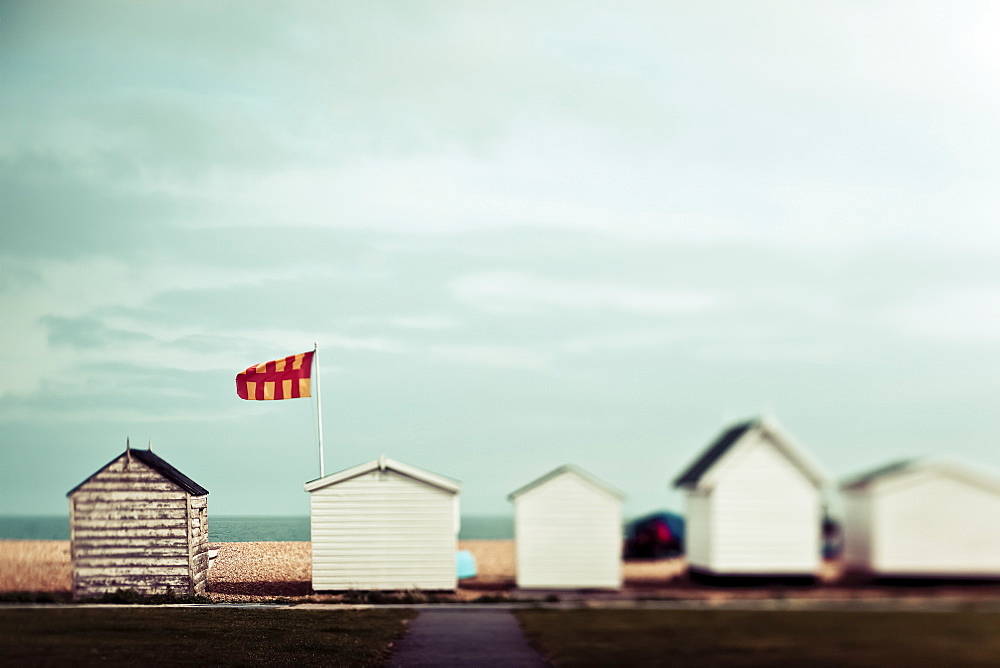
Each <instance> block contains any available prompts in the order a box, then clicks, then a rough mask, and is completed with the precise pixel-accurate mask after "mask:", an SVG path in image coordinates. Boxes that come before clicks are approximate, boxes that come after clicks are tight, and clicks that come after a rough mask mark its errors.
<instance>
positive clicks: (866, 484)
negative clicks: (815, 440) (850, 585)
mask: <svg viewBox="0 0 1000 668" xmlns="http://www.w3.org/2000/svg"><path fill="white" fill-rule="evenodd" d="M841 493H842V496H843V500H844V560H845V562H846V566H847V569H848V570H849V571H853V572H855V573H861V574H865V575H869V576H873V577H973V578H998V577H1000V474H998V473H996V472H994V471H989V470H986V469H984V468H983V467H982V466H978V465H973V464H969V463H965V462H962V461H959V460H956V459H948V458H930V459H915V460H908V461H902V462H897V463H894V464H890V465H888V466H884V467H881V468H878V469H875V470H873V471H869V472H867V473H864V474H861V475H858V476H855V477H853V478H851V479H849V480H847V481H845V482H844V483H843V485H841Z"/></svg>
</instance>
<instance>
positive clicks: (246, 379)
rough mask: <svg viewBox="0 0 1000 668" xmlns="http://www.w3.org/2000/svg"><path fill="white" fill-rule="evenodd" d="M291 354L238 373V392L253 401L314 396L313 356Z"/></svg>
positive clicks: (241, 396)
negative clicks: (312, 386)
mask: <svg viewBox="0 0 1000 668" xmlns="http://www.w3.org/2000/svg"><path fill="white" fill-rule="evenodd" d="M315 354H316V351H314V350H310V351H309V352H307V353H299V354H298V355H289V356H288V357H282V358H281V359H277V360H272V361H270V362H262V363H260V364H255V365H253V366H250V367H247V368H246V370H245V371H241V372H240V373H239V374H237V375H236V394H237V395H239V397H240V398H241V399H247V400H250V401H254V400H256V401H268V400H277V399H299V398H306V397H309V396H311V395H310V390H311V388H310V377H311V375H312V362H313V355H315Z"/></svg>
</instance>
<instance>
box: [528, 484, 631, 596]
mask: <svg viewBox="0 0 1000 668" xmlns="http://www.w3.org/2000/svg"><path fill="white" fill-rule="evenodd" d="M508 499H509V500H510V501H512V502H513V503H514V537H515V546H516V548H515V549H516V553H517V586H518V587H522V588H525V589H616V588H618V587H620V586H621V584H622V563H621V554H622V499H623V495H622V494H621V492H619V491H617V490H616V489H614V488H612V487H610V486H609V485H608V484H607V483H604V482H602V481H600V480H598V479H597V478H595V477H594V476H592V475H590V474H589V473H587V472H586V471H584V470H583V469H580V468H578V467H576V466H572V465H567V466H562V467H559V468H557V469H555V470H554V471H551V472H550V473H547V474H546V475H544V476H542V477H541V478H538V479H537V480H535V481H534V482H531V483H529V484H527V485H525V486H524V487H521V488H520V489H518V490H516V491H515V492H513V493H511V494H510V496H509V497H508Z"/></svg>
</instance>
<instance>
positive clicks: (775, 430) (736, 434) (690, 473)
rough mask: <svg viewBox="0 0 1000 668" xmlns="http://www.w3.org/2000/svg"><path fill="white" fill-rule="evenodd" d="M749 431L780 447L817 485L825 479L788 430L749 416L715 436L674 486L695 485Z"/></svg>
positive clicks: (824, 481)
mask: <svg viewBox="0 0 1000 668" xmlns="http://www.w3.org/2000/svg"><path fill="white" fill-rule="evenodd" d="M752 433H759V434H761V435H764V436H766V437H768V439H769V440H770V441H771V442H772V443H774V444H775V446H777V447H778V449H779V450H781V451H782V452H783V453H784V454H785V456H786V457H788V458H789V460H791V462H792V463H793V464H795V466H796V467H797V468H798V469H799V470H800V471H802V473H803V474H804V475H805V476H806V477H807V478H809V479H810V480H811V481H812V482H813V483H814V484H815V485H816V486H817V487H819V486H822V485H824V484H825V483H826V476H825V475H824V474H823V472H822V471H821V470H820V469H819V467H818V466H816V464H814V463H813V462H812V460H811V459H810V458H809V457H808V455H806V453H805V451H803V450H802V448H801V447H799V446H798V445H796V444H795V442H794V441H793V440H792V439H791V437H790V436H788V434H786V433H785V432H784V430H783V429H782V428H781V427H780V426H778V424H777V422H776V421H775V420H774V419H772V418H753V419H752V420H746V421H744V422H740V423H737V424H735V425H733V426H732V427H730V428H729V429H727V430H725V431H724V432H722V434H720V435H719V437H718V438H717V439H716V440H715V441H713V442H712V444H711V445H710V446H709V447H708V449H707V450H705V451H704V452H703V453H702V454H701V455H700V456H699V457H698V458H697V459H695V460H694V462H692V463H691V464H690V465H689V466H688V467H687V468H686V469H685V470H684V472H683V473H681V474H680V475H679V476H677V478H676V479H675V480H674V486H675V487H688V488H691V487H696V486H697V485H698V483H699V482H701V480H702V478H703V477H704V476H705V474H707V473H708V472H709V471H710V470H711V469H712V468H713V467H714V466H715V465H716V464H717V463H718V462H719V460H721V459H722V458H723V457H724V456H725V455H726V454H727V453H729V452H730V451H731V450H733V448H734V447H735V446H736V445H737V444H739V443H740V442H741V441H743V440H744V438H745V437H746V436H748V435H749V434H752Z"/></svg>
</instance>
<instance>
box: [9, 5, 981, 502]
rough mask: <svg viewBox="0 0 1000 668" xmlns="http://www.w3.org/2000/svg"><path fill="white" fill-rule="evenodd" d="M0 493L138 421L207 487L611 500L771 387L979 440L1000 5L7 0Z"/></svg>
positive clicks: (891, 422)
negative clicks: (289, 363)
mask: <svg viewBox="0 0 1000 668" xmlns="http://www.w3.org/2000/svg"><path fill="white" fill-rule="evenodd" d="M0 77H2V86H0V170H2V175H0V189H2V190H0V514H35V513H37V514H60V513H66V512H68V504H67V500H66V497H65V494H66V492H67V491H69V490H70V489H71V488H72V487H74V486H75V485H76V484H78V483H79V482H81V481H82V480H84V479H85V478H86V477H87V476H89V475H90V474H91V473H93V472H94V471H96V470H98V469H99V468H100V467H102V466H103V465H104V464H105V463H107V462H108V461H110V460H111V459H113V458H114V457H116V456H117V455H118V454H120V453H121V452H122V451H123V450H124V447H125V442H126V439H130V440H131V443H132V444H133V445H136V446H138V447H146V446H147V445H151V446H152V448H153V451H154V452H157V453H158V454H160V455H161V456H162V457H163V458H165V459H166V460H167V461H169V462H170V463H171V464H173V465H174V466H176V467H177V468H178V469H180V470H181V471H183V472H184V473H185V474H186V475H188V476H189V477H191V478H193V479H194V480H195V481H197V482H198V483H199V484H201V485H202V486H204V487H206V488H207V489H208V490H209V491H210V493H211V494H210V496H209V508H210V512H211V513H213V514H295V515H305V514H308V507H309V506H308V494H307V493H306V492H305V491H304V490H303V483H305V482H306V481H309V480H312V479H314V478H316V477H318V475H319V465H318V461H317V457H318V456H317V444H316V410H317V406H316V404H317V402H316V401H315V400H311V399H297V400H291V401H274V402H251V401H243V400H241V399H239V398H238V397H237V396H236V393H235V384H234V378H235V375H236V373H237V372H239V371H241V370H242V369H244V368H246V367H247V366H249V365H251V364H257V363H259V362H263V361H266V360H271V359H275V358H278V357H283V356H285V355H291V354H294V353H299V352H305V351H308V350H311V349H312V348H313V344H314V343H317V344H318V346H319V355H318V360H319V361H318V365H319V369H320V374H321V381H320V382H321V386H322V390H321V391H322V421H323V435H324V443H325V459H326V472H327V473H331V472H334V471H338V470H341V469H344V468H348V467H351V466H354V465H356V464H359V463H363V462H367V461H371V460H373V459H375V458H377V457H378V456H379V455H382V454H385V455H386V456H388V457H390V458H393V459H396V460H399V461H402V462H405V463H407V464H410V465H413V466H417V467H420V468H423V469H427V470H429V471H432V472H435V473H438V474H441V475H445V476H448V477H451V478H454V479H457V480H459V481H461V483H462V485H463V488H462V493H461V503H462V509H463V513H466V514H505V513H510V512H511V507H510V504H509V502H508V501H507V499H506V497H507V494H509V493H510V492H511V491H513V490H515V489H517V488H519V487H521V486H522V485H524V484H526V483H528V482H530V481H531V480H534V479H535V478H537V477H540V476H542V475H543V474H545V473H546V472H548V471H549V470H551V469H553V468H555V467H557V466H560V465H563V464H567V463H573V464H576V465H578V466H580V467H582V468H583V469H585V470H587V471H589V472H591V473H593V474H595V475H596V476H597V477H599V478H601V479H603V480H605V481H607V482H608V483H609V484H611V485H612V486H614V487H616V488H618V489H620V490H621V491H622V492H624V493H625V494H626V495H627V497H628V498H627V501H626V506H625V510H626V513H627V514H628V515H636V514H640V513H645V512H648V511H653V510H657V509H661V508H673V509H680V508H681V506H682V500H681V497H680V495H679V494H678V493H677V492H676V491H675V490H673V489H672V487H671V481H672V480H673V479H674V478H675V477H676V476H677V475H678V474H679V473H680V472H681V471H682V470H683V469H684V468H685V467H686V466H687V464H689V463H690V461H691V460H692V459H694V458H695V457H696V456H697V455H698V454H699V453H700V452H701V451H702V450H703V449H704V448H705V447H707V446H708V445H709V443H710V442H711V441H712V440H713V439H714V438H715V436H716V435H717V434H718V433H719V432H720V431H721V430H723V429H724V428H725V427H726V426H727V425H729V424H731V423H733V422H735V421H739V420H743V419H746V418H751V417H754V416H758V415H762V414H766V415H770V416H773V417H775V418H777V420H778V421H780V423H781V424H782V425H784V428H785V429H786V431H787V432H788V433H789V434H791V436H792V437H794V438H795V440H796V441H797V442H798V443H799V444H800V445H801V446H802V447H803V449H805V450H806V451H807V452H808V453H809V454H810V455H811V456H812V458H813V459H814V460H815V461H816V462H817V463H818V464H819V465H820V466H821V467H823V468H824V470H825V471H826V473H827V474H828V476H829V477H830V480H831V481H832V483H834V484H835V483H836V481H838V480H842V479H843V478H845V477H847V476H850V475H852V474H856V473H859V472H861V471H864V470H866V469H868V468H872V467H875V466H879V465H882V464H885V463H887V462H890V461H893V460H898V459H901V458H909V457H916V456H924V455H935V454H950V455H955V456H959V457H962V458H965V459H967V460H970V461H972V462H975V463H977V464H981V465H984V466H993V467H1000V438H998V434H1000V410H998V403H1000V401H998V399H1000V197H998V185H997V184H998V183H1000V158H998V156H1000V4H998V3H994V2H962V1H955V0H948V1H946V2H909V1H907V2H880V1H873V2H853V1H847V0H844V1H839V2H808V3H802V2H797V1H793V0H787V1H782V2H753V3H747V2H737V1H732V2H722V1H716V2H712V1H709V2H634V1H628V0H626V1H616V2H610V1H603V2H579V1H574V2H558V1H555V0H547V1H544V2H539V1H538V0H531V1H520V0H514V1H509V2H489V1H486V0H483V1H477V2H428V1H424V0H417V1H408V2H400V1H395V2H365V3H358V2H301V1H291V2H282V3H273V2H246V1H241V2H218V1H209V2H190V3H188V2H152V1H148V2H134V3H123V2H95V1H87V2H77V1H72V2H47V1H44V0H43V1H37V0H33V1H31V2H26V1H17V0H15V1H11V0H6V1H4V2H2V3H0Z"/></svg>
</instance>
